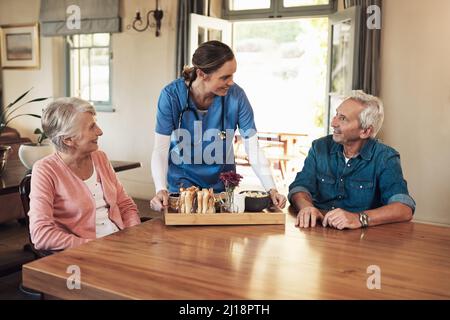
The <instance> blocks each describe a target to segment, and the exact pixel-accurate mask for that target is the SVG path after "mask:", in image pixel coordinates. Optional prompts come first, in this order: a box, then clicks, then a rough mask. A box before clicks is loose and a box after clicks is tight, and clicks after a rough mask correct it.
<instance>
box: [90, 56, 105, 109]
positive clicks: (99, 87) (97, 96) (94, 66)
mask: <svg viewBox="0 0 450 320" xmlns="http://www.w3.org/2000/svg"><path fill="white" fill-rule="evenodd" d="M91 101H104V102H108V101H109V49H107V48H104V49H91Z"/></svg>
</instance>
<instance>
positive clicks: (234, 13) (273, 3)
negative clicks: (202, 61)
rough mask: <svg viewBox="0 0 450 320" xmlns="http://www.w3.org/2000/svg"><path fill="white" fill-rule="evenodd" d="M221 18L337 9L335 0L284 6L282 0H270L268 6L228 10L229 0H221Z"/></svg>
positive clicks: (308, 13)
mask: <svg viewBox="0 0 450 320" xmlns="http://www.w3.org/2000/svg"><path fill="white" fill-rule="evenodd" d="M222 1H223V6H222V8H223V9H222V16H223V19H227V20H230V21H233V20H247V19H258V20H261V19H274V18H286V17H298V18H300V17H308V16H323V15H331V14H333V13H335V12H336V11H337V0H329V3H328V4H321V5H312V6H297V7H284V6H283V0H270V8H267V9H250V10H230V8H229V0H222Z"/></svg>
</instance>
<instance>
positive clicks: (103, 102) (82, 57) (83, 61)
mask: <svg viewBox="0 0 450 320" xmlns="http://www.w3.org/2000/svg"><path fill="white" fill-rule="evenodd" d="M67 44H68V59H69V64H68V71H69V81H68V91H69V92H70V96H72V97H79V98H81V99H84V100H87V101H90V102H91V103H92V104H94V105H95V107H96V110H97V111H113V109H112V105H111V56H112V52H111V35H110V34H109V33H94V34H79V35H78V34H77V35H71V36H68V37H67Z"/></svg>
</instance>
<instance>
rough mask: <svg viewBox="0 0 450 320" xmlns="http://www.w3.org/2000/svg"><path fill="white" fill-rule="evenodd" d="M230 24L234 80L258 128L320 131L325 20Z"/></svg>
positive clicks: (310, 133) (315, 133)
mask: <svg viewBox="0 0 450 320" xmlns="http://www.w3.org/2000/svg"><path fill="white" fill-rule="evenodd" d="M234 26H235V27H234V30H233V33H234V50H235V53H236V60H237V63H238V68H237V72H236V76H235V80H236V83H237V84H239V85H240V86H241V87H242V88H243V89H244V90H245V91H246V93H247V96H248V98H249V100H250V103H251V104H252V107H253V110H254V112H255V120H256V126H257V128H258V131H262V132H284V133H286V132H287V133H299V132H301V133H307V134H308V136H309V137H314V138H317V137H319V136H321V135H323V132H324V128H325V126H326V124H324V119H323V115H324V109H325V103H326V95H325V94H326V74H327V49H328V19H327V18H314V19H295V20H285V21H264V22H235V23H234ZM281 123H282V124H283V125H282V126H280V124H281Z"/></svg>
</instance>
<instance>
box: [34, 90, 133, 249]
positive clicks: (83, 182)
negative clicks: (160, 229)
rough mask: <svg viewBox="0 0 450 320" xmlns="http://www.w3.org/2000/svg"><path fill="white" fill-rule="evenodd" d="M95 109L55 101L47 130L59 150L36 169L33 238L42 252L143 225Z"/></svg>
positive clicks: (46, 122) (46, 114)
mask: <svg viewBox="0 0 450 320" xmlns="http://www.w3.org/2000/svg"><path fill="white" fill-rule="evenodd" d="M94 116H95V109H94V107H93V106H92V105H91V104H89V103H88V102H86V101H84V100H81V99H77V98H60V99H57V100H55V101H54V102H52V103H51V104H50V105H49V106H48V107H47V108H46V109H45V110H44V113H43V116H42V128H43V129H44V132H45V133H46V135H47V136H48V137H49V138H50V139H51V141H52V142H53V144H54V145H55V147H56V152H55V153H54V154H53V155H50V156H48V157H45V158H43V159H41V160H39V161H38V162H36V163H35V164H34V166H33V172H32V178H31V193H30V211H29V213H28V215H29V217H30V234H31V240H32V242H33V244H34V246H35V247H36V249H39V250H62V249H66V248H71V247H75V246H78V245H80V244H83V243H85V242H88V241H90V240H92V239H95V238H99V237H102V236H105V235H108V234H111V233H113V232H116V231H118V230H121V229H124V228H126V227H130V226H133V225H136V224H139V223H140V219H139V216H138V211H137V207H136V204H135V203H134V202H133V200H132V199H131V198H130V197H129V196H128V195H127V194H126V192H125V190H124V189H123V187H122V185H121V183H120V182H119V180H118V179H117V176H116V174H115V172H114V170H113V169H112V167H111V164H110V162H109V160H108V158H107V157H106V155H105V153H103V152H102V151H99V150H98V144H97V142H98V137H99V136H101V135H102V134H103V132H102V130H101V129H100V128H99V127H98V125H97V123H96V121H95V118H94Z"/></svg>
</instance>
